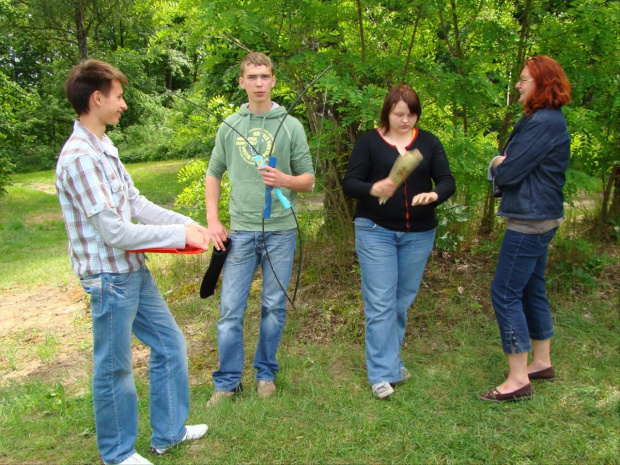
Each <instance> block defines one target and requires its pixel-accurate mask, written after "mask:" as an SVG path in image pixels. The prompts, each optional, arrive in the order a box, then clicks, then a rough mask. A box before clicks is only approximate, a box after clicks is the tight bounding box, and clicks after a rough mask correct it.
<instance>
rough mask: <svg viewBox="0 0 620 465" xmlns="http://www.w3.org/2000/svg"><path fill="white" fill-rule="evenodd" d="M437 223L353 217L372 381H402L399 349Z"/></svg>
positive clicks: (373, 382) (367, 360) (370, 379)
mask: <svg viewBox="0 0 620 465" xmlns="http://www.w3.org/2000/svg"><path fill="white" fill-rule="evenodd" d="M434 241H435V229H431V230H430V231H423V232H409V233H407V232H398V231H390V230H389V229H385V228H382V227H381V226H378V225H377V224H375V223H374V222H373V221H371V220H369V219H366V218H356V219H355V246H356V249H357V257H358V260H359V264H360V268H361V270H362V298H363V299H364V310H365V313H366V368H367V370H368V381H369V382H370V384H371V385H372V384H376V383H380V382H382V381H387V382H389V383H396V382H398V381H402V376H401V373H400V367H401V366H404V363H403V361H402V359H401V357H400V350H401V347H402V345H403V339H404V337H405V326H406V324H407V310H408V308H409V306H410V305H411V304H412V303H413V301H414V299H415V297H416V295H417V293H418V288H419V287H420V282H421V281H422V275H423V274H424V268H425V267H426V262H427V260H428V257H429V255H430V253H431V251H432V250H433V243H434Z"/></svg>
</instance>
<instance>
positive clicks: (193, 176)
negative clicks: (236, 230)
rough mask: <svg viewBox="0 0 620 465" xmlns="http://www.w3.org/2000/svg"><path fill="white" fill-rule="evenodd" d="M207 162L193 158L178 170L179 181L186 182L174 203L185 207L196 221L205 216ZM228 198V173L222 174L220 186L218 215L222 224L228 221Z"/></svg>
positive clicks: (226, 223)
mask: <svg viewBox="0 0 620 465" xmlns="http://www.w3.org/2000/svg"><path fill="white" fill-rule="evenodd" d="M206 173H207V163H206V162H205V161H204V160H194V161H192V162H191V163H189V164H187V165H185V166H184V167H183V168H181V170H180V171H179V175H178V177H179V182H180V183H182V184H187V185H186V186H185V187H184V188H183V191H182V192H181V193H180V194H179V196H178V198H177V200H176V203H175V205H176V206H177V207H182V208H185V209H187V210H188V211H189V216H191V217H192V218H193V219H195V220H196V221H202V220H203V219H204V217H205V175H206ZM229 200H230V182H229V181H228V173H224V176H222V182H221V188H220V203H219V206H220V208H219V217H220V221H221V222H222V224H224V225H228V224H229V223H230V214H229V212H228V202H229Z"/></svg>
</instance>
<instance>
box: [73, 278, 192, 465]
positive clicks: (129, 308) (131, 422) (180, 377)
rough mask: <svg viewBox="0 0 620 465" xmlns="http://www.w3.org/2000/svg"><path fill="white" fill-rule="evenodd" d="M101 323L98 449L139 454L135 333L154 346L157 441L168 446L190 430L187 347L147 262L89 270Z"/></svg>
mask: <svg viewBox="0 0 620 465" xmlns="http://www.w3.org/2000/svg"><path fill="white" fill-rule="evenodd" d="M80 281H81V284H82V287H83V288H84V290H85V291H86V292H87V293H88V294H90V296H91V301H90V302H91V315H92V321H93V341H94V343H93V352H94V356H93V365H94V369H93V404H94V408H95V426H96V432H97V447H98V449H99V453H100V454H101V457H102V458H103V460H104V461H105V462H106V463H117V462H122V461H123V460H125V459H126V458H127V457H129V456H130V455H132V454H133V453H135V452H136V450H135V447H134V443H135V441H136V436H137V433H138V399H137V395H136V388H135V384H134V378H133V371H132V363H131V335H132V333H133V334H135V335H136V337H137V338H138V339H139V340H140V341H142V342H143V343H144V344H146V345H147V346H149V347H150V348H151V356H150V358H149V384H150V397H149V411H150V421H151V430H152V436H151V446H153V447H157V448H166V447H170V446H171V445H174V444H176V443H177V442H179V441H180V440H181V438H182V437H183V436H184V434H185V426H184V425H185V420H186V419H187V416H188V414H189V383H188V377H187V345H186V343H185V338H184V337H183V333H182V332H181V330H180V329H179V327H178V326H177V324H176V322H175V321H174V318H173V316H172V315H171V313H170V310H168V307H167V305H166V302H165V301H164V299H163V298H162V296H161V294H160V292H159V289H158V288H157V284H156V283H155V280H154V279H153V277H152V276H151V273H150V272H149V270H148V269H147V268H146V267H142V268H140V269H139V270H137V271H134V272H131V273H119V274H116V273H101V274H98V275H93V276H86V277H84V278H82V279H81V280H80Z"/></svg>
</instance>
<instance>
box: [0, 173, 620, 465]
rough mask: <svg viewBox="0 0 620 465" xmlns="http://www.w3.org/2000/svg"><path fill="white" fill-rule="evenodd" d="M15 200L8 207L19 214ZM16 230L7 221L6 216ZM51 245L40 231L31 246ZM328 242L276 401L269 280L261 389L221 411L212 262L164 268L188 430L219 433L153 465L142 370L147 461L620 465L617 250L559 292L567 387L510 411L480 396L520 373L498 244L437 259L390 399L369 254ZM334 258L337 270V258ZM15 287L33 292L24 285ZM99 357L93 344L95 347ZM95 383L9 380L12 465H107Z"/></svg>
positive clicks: (312, 267) (312, 247) (250, 329)
mask: <svg viewBox="0 0 620 465" xmlns="http://www.w3.org/2000/svg"><path fill="white" fill-rule="evenodd" d="M145 166H147V167H148V164H147V165H145ZM129 168H130V170H132V169H134V168H135V169H138V168H140V167H138V166H135V165H130V167H129ZM153 170H154V172H153V173H151V174H149V173H147V172H146V170H145V171H144V173H145V174H144V179H143V180H142V181H143V182H142V185H143V186H146V189H145V188H144V187H143V189H142V190H143V192H144V193H146V194H147V196H149V194H148V192H147V191H149V190H152V191H155V190H156V189H158V188H160V187H161V184H160V182H159V181H152V178H151V176H153V177H157V176H163V175H162V174H161V173H158V172H157V169H156V168H153ZM132 175H134V174H133V173H132ZM37 176H42V177H43V178H44V175H43V174H41V175H37ZM134 178H136V179H137V176H136V175H134ZM171 179H172V178H169V179H168V183H169V184H168V186H167V187H168V188H170V189H172V188H173V187H172V181H171ZM32 182H35V181H32ZM136 183H137V184H138V187H140V183H139V182H138V181H136ZM149 186H152V187H149ZM17 187H18V186H14V187H12V188H11V189H16V188H17ZM164 191H165V189H163V191H162V193H161V194H153V195H155V196H157V195H160V197H159V200H160V201H162V202H171V201H173V198H172V199H171V200H168V201H166V200H165V199H164V196H165V195H166V192H164ZM10 196H11V194H10V195H9V197H7V198H6V199H4V200H2V201H0V202H9V201H11V200H10ZM27 203H28V205H27ZM30 204H33V205H35V206H37V207H36V208H38V210H37V211H38V212H39V213H40V214H44V213H46V212H48V211H50V210H52V209H53V205H52V203H48V204H45V203H44V202H43V200H41V199H40V196H39V195H38V194H37V195H35V194H32V195H31V196H30V200H28V201H27V202H26V201H24V202H22V203H21V207H20V208H21V209H22V211H31V210H30V209H31V208H32V209H33V210H32V211H35V210H36V209H35V208H34V207H33V206H32V205H30ZM15 205H16V204H15ZM45 205H47V207H45ZM2 208H4V207H2ZM13 208H16V207H13ZM4 211H7V210H3V212H4ZM9 211H10V209H9ZM2 221H3V223H2V224H5V223H4V221H5V220H4V216H3V217H2ZM28 224H29V223H28V222H26V225H28ZM28 228H30V226H28ZM28 228H26V229H28ZM311 229H312V227H308V230H311ZM317 231H318V229H317ZM43 232H44V231H41V230H39V231H38V232H37V230H34V229H33V230H32V231H31V234H32V236H31V237H33V238H35V239H36V238H37V237H39V234H40V233H41V234H42V233H43ZM2 234H5V233H4V229H3V230H2ZM316 234H319V238H310V239H309V241H311V242H307V244H306V248H305V249H304V267H303V270H304V271H303V273H304V274H303V276H302V288H301V289H300V292H299V295H298V301H297V304H296V307H297V309H296V310H292V309H291V310H289V313H288V317H287V323H286V326H285V332H284V335H283V339H282V343H281V346H280V350H279V353H278V359H279V363H280V373H279V374H278V377H277V380H276V382H277V385H278V393H277V395H276V396H275V397H273V398H269V399H259V398H258V397H257V395H256V392H255V389H256V383H255V381H254V376H253V375H254V370H253V368H252V356H253V353H254V348H255V344H256V339H257V336H258V328H259V315H260V286H259V285H258V282H257V283H256V284H255V285H254V286H253V287H252V291H251V295H250V301H249V305H248V309H247V311H246V319H245V328H244V330H245V340H246V346H245V348H246V354H245V369H244V378H243V383H244V385H245V388H246V389H245V391H244V393H242V394H241V395H240V396H238V398H235V399H233V400H227V401H225V402H224V403H223V404H221V405H219V406H217V407H215V408H213V409H210V410H205V409H204V404H205V403H206V401H207V400H208V398H209V397H210V395H211V393H212V391H213V386H212V382H211V372H212V371H213V370H215V369H217V364H218V362H217V337H216V329H215V326H216V322H217V319H218V313H219V312H218V304H219V296H218V294H216V295H215V296H213V297H210V298H209V299H205V300H201V299H200V298H199V297H198V296H197V292H198V286H199V283H200V279H201V277H202V273H203V272H204V269H205V267H206V263H207V259H208V257H207V254H201V255H196V256H172V255H163V254H162V255H153V256H152V257H151V259H150V261H149V264H150V267H151V268H152V270H153V274H154V275H155V278H156V279H157V281H158V283H159V286H160V289H161V291H162V293H163V294H164V295H165V296H166V298H167V300H168V303H169V305H170V308H171V310H172V312H173V313H174V315H175V316H176V318H177V321H178V323H179V325H180V327H181V328H182V329H183V331H184V332H185V334H186V337H187V341H188V347H189V371H190V380H191V392H190V394H191V406H192V409H191V413H190V418H189V422H190V423H199V422H206V423H207V424H208V425H209V432H208V433H207V436H206V437H205V438H204V439H203V440H200V441H196V442H193V443H190V444H184V445H181V446H179V447H177V448H173V449H171V450H170V451H169V452H168V453H167V454H166V455H164V456H161V457H155V456H153V455H151V454H150V453H149V452H148V449H149V436H150V426H149V422H148V375H147V373H146V371H145V369H144V367H140V368H139V369H137V370H136V383H137V387H138V394H139V409H140V410H139V411H140V418H139V425H138V427H139V431H138V440H137V443H136V448H137V450H138V451H139V452H140V453H141V454H143V455H145V456H146V457H148V458H150V459H151V460H152V461H153V462H154V463H156V464H192V463H193V464H207V463H208V464H219V463H221V464H236V463H250V464H264V463H277V464H309V463H312V464H315V463H316V464H367V463H370V464H374V463H377V464H378V463H398V464H400V463H411V464H617V463H620V461H619V460H618V457H619V456H620V451H619V450H618V445H619V443H620V389H619V388H618V385H619V381H620V376H619V375H620V356H619V355H618V354H619V353H620V341H619V330H620V327H619V318H618V317H619V315H618V308H619V306H620V298H619V296H620V294H618V291H617V289H618V286H619V284H620V283H619V279H620V273H619V270H618V260H617V258H618V250H617V249H614V248H613V247H612V246H609V247H608V246H603V247H605V248H607V247H608V248H609V250H606V253H608V254H609V256H610V257H613V258H615V260H613V261H610V262H609V263H607V264H606V265H605V268H604V270H603V271H602V272H601V273H600V274H597V275H596V279H595V280H592V281H591V282H590V281H587V282H588V283H590V285H589V286H588V287H587V288H586V287H585V286H579V287H571V286H569V285H554V286H551V288H550V301H551V304H552V314H553V319H554V324H555V330H556V337H555V338H554V339H553V343H552V350H553V353H552V356H553V360H554V364H555V366H556V369H557V371H558V378H557V379H556V381H554V382H552V383H546V382H536V383H535V384H534V389H535V392H536V395H535V397H534V398H533V399H532V400H530V401H524V402H520V403H514V404H496V405H489V404H483V403H481V402H479V401H478V400H477V395H478V394H479V393H480V392H482V391H485V390H488V389H490V388H492V387H494V386H496V385H498V384H500V383H501V382H502V379H503V376H502V373H503V372H504V371H505V369H506V362H505V358H504V356H503V354H502V353H501V347H500V341H499V336H498V331H497V326H496V323H495V318H494V316H493V311H492V309H491V306H490V300H489V295H488V287H489V285H490V282H491V279H492V276H493V269H494V266H495V256H496V253H497V250H496V244H495V243H494V242H493V243H489V244H486V245H484V244H483V246H481V247H480V248H478V249H477V250H476V251H475V252H469V253H467V254H462V255H461V256H455V255H452V254H443V255H441V254H434V256H433V258H432V260H431V262H430V263H429V266H428V269H427V272H426V274H425V278H424V282H423V285H422V288H421V291H420V295H419V296H418V299H417V301H416V303H415V304H414V306H413V308H412V309H411V310H410V315H409V323H408V328H407V333H406V337H405V344H404V348H403V358H404V360H405V362H406V364H407V367H408V368H409V370H410V371H411V372H412V374H413V378H412V379H411V380H409V381H407V382H406V383H404V384H402V385H400V386H398V387H397V388H396V393H395V394H394V395H393V396H392V397H391V398H389V399H388V400H385V401H379V400H376V399H374V398H373V396H372V394H371V392H370V387H369V386H368V382H367V379H366V369H365V360H364V335H363V326H364V321H363V310H362V308H363V305H362V302H361V298H360V295H359V292H360V291H359V274H358V273H359V270H358V269H357V268H356V266H355V264H354V261H353V259H352V257H353V256H354V251H353V250H352V249H351V247H350V246H348V247H341V246H339V248H340V250H337V251H336V250H332V249H330V247H332V248H335V247H336V246H335V245H334V244H331V245H330V244H329V242H328V241H322V240H321V238H320V233H318V232H317V233H316ZM41 242H42V245H41V247H42V251H43V252H42V254H47V252H45V250H46V249H45V247H44V245H45V244H46V243H47V244H48V250H52V249H53V247H52V246H53V244H54V241H53V240H51V239H46V240H43V241H41ZM562 255H565V252H564V249H562V250H561V253H558V254H554V251H553V250H552V251H551V253H550V261H551V265H552V266H550V272H551V273H557V275H554V276H560V277H558V278H557V279H556V282H557V281H559V280H562V281H563V282H564V281H566V275H565V274H566V273H567V271H566V270H567V269H568V268H567V266H560V264H561V261H562ZM335 256H337V257H338V259H337V261H335V262H332V261H327V260H326V259H325V257H332V258H333V257H335ZM63 258H65V259H66V257H63ZM571 263H572V262H571ZM3 266H4V265H3ZM64 266H65V267H67V268H68V264H66V263H65V265H64ZM24 272H25V273H26V274H28V272H27V270H25V271H24ZM561 273H564V274H561ZM554 276H551V278H553V277H554ZM28 279H30V278H28ZM67 279H68V278H67ZM72 279H73V278H72ZM0 282H1V281H0ZM13 282H14V283H17V284H19V285H21V281H19V280H16V279H14V281H13ZM45 336H46V337H45V340H46V341H45V343H44V344H43V348H41V349H37V355H38V356H39V357H40V358H41V360H44V359H45V357H48V358H47V359H48V360H49V363H52V362H53V360H54V353H55V351H56V349H57V346H58V344H62V343H63V341H62V340H58V338H54V337H53V335H47V334H46V335H45ZM20 341H21V339H20V337H16V338H14V339H12V340H11V341H10V342H11V344H9V345H8V346H7V345H4V346H2V349H1V350H2V351H1V352H0V354H2V353H4V354H5V355H4V356H5V358H7V359H9V358H10V357H14V355H12V354H14V352H17V351H19V350H22V349H23V347H22V346H21V345H20ZM136 344H137V343H136ZM84 347H89V341H87V342H85V343H84ZM10 360H13V359H12V358H11V359H10ZM10 360H9V361H10ZM89 384H90V379H89V373H84V376H83V378H81V379H79V380H77V381H76V380H72V382H71V383H68V382H67V383H66V382H64V381H61V382H47V381H45V380H44V379H41V380H36V379H32V378H30V379H28V380H25V381H22V382H11V383H3V385H2V387H1V388H0V463H2V464H23V463H27V464H29V463H59V464H75V463H99V462H98V453H97V449H96V444H95V437H94V420H93V414H92V397H91V395H90V388H89ZM69 385H70V386H71V387H70V388H69V387H66V386H69Z"/></svg>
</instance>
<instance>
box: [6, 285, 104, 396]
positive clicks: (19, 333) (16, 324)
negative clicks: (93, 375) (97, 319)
mask: <svg viewBox="0 0 620 465" xmlns="http://www.w3.org/2000/svg"><path fill="white" fill-rule="evenodd" d="M0 296H1V298H0V315H1V318H0V338H1V339H2V341H3V343H2V348H1V349H0V376H1V377H2V381H1V384H2V385H6V384H7V383H9V382H15V381H18V382H22V381H25V380H28V379H29V378H36V379H39V380H41V381H42V382H56V381H62V382H63V385H64V386H65V388H68V387H69V388H70V387H73V386H75V385H77V384H80V383H79V381H81V380H82V379H83V378H85V377H87V376H88V373H89V366H90V364H91V361H90V359H91V357H90V350H91V347H92V342H91V339H92V338H91V334H90V314H89V309H88V301H87V299H86V295H85V294H84V292H83V291H82V288H81V287H80V286H75V287H70V288H63V287H51V286H50V287H42V288H39V289H37V290H25V289H9V290H4V291H2V293H1V294H0Z"/></svg>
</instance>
